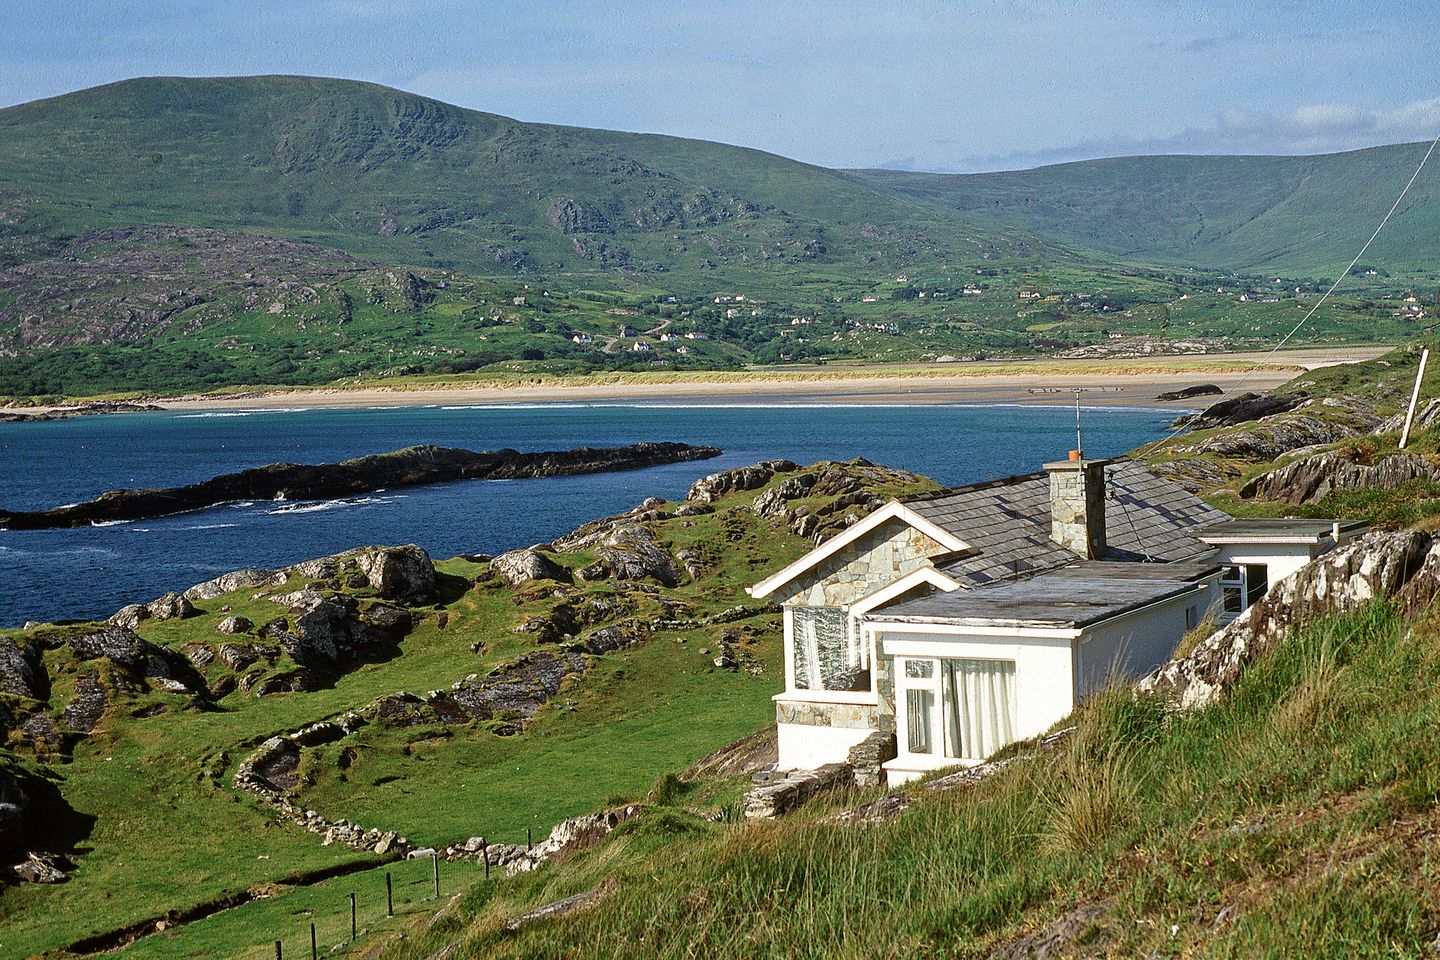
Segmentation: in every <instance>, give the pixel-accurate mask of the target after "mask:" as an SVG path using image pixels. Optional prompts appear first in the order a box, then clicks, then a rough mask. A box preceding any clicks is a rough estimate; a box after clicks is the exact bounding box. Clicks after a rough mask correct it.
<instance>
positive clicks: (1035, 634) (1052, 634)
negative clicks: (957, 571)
mask: <svg viewBox="0 0 1440 960" xmlns="http://www.w3.org/2000/svg"><path fill="white" fill-rule="evenodd" d="M865 625H866V626H867V627H869V628H870V629H872V630H874V631H875V632H877V633H879V634H881V638H880V639H881V642H882V643H883V644H884V645H886V646H887V647H888V646H889V644H890V643H891V642H892V641H891V639H890V638H889V637H888V636H885V634H889V633H902V632H903V633H909V634H920V633H929V634H936V635H940V636H949V635H954V636H966V637H1029V638H1035V639H1039V640H1056V639H1059V640H1073V639H1075V638H1076V637H1078V636H1080V634H1082V633H1084V632H1085V631H1084V630H1083V629H1079V628H1076V627H1062V626H1058V625H1050V626H1045V625H1043V624H1029V625H1021V624H1018V623H1016V624H1002V623H997V622H996V621H993V620H991V621H987V622H984V623H976V624H973V625H972V624H965V623H958V622H956V621H953V620H952V621H944V622H940V621H933V620H932V621H916V620H886V619H884V618H883V617H877V618H875V619H870V618H866V620H865ZM902 642H903V641H902Z"/></svg>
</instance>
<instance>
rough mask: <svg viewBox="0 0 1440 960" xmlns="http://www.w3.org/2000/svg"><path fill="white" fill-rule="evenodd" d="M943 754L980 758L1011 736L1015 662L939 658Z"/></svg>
mask: <svg viewBox="0 0 1440 960" xmlns="http://www.w3.org/2000/svg"><path fill="white" fill-rule="evenodd" d="M940 664H941V680H942V687H943V693H944V703H945V755H946V756H947V757H956V758H958V759H963V760H984V759H985V758H986V757H988V756H990V755H991V754H992V753H994V752H995V751H997V750H999V749H1000V748H1001V747H1004V746H1005V745H1006V744H1008V743H1010V742H1011V741H1012V740H1014V739H1015V662H1014V661H1013V660H942V661H940Z"/></svg>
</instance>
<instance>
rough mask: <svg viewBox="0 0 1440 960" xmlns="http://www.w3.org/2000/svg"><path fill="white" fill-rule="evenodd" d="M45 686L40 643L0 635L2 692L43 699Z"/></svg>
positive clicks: (0, 682)
mask: <svg viewBox="0 0 1440 960" xmlns="http://www.w3.org/2000/svg"><path fill="white" fill-rule="evenodd" d="M44 688H45V667H44V665H43V664H42V663H41V660H40V646H39V644H36V643H33V642H28V641H26V640H21V639H6V638H3V637H0V693H8V694H10V695H11V696H16V697H28V698H30V699H31V700H43V699H45V697H44V693H45V689H44Z"/></svg>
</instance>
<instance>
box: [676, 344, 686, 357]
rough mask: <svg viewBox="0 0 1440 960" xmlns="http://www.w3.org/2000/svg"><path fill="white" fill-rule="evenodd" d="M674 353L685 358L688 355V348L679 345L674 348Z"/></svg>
mask: <svg viewBox="0 0 1440 960" xmlns="http://www.w3.org/2000/svg"><path fill="white" fill-rule="evenodd" d="M675 352H676V353H678V354H680V355H681V356H685V355H688V354H689V353H690V348H689V347H687V346H685V345H684V344H681V345H680V346H678V347H676V348H675Z"/></svg>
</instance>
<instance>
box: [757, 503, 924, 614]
mask: <svg viewBox="0 0 1440 960" xmlns="http://www.w3.org/2000/svg"><path fill="white" fill-rule="evenodd" d="M945 552H946V548H945V547H944V546H942V545H940V544H939V543H938V542H936V541H935V540H934V539H932V538H930V537H928V536H926V535H925V534H923V533H921V532H920V531H919V530H916V529H915V528H914V527H912V526H910V525H909V524H908V523H906V522H905V521H903V520H899V519H892V520H889V521H887V522H886V523H883V524H881V525H880V526H879V527H878V528H876V529H875V530H872V531H871V532H870V534H869V535H868V536H864V537H861V538H860V539H859V540H857V541H855V542H854V543H851V544H847V545H846V546H845V547H843V548H842V549H840V550H839V551H837V552H836V553H835V554H833V555H832V556H829V557H827V558H825V560H823V561H822V562H821V563H820V564H819V565H818V566H817V567H816V568H815V569H814V570H811V571H808V572H807V573H806V574H805V575H804V576H803V577H802V578H801V579H800V580H798V581H797V584H796V585H797V587H798V588H799V589H798V592H796V593H795V594H793V595H792V596H790V597H789V598H788V599H786V600H785V603H786V604H787V605H790V606H808V607H828V606H839V605H842V604H849V603H854V602H855V601H856V600H860V599H862V598H863V597H866V596H868V595H869V594H871V593H874V592H875V591H876V590H879V589H880V588H881V587H883V586H885V585H887V584H890V583H894V582H895V581H896V580H898V579H900V578H901V577H903V576H905V574H907V573H910V572H911V571H912V570H915V569H916V568H917V567H919V566H920V565H921V564H923V563H924V562H925V560H926V559H927V558H929V557H933V556H936V555H938V554H941V553H945Z"/></svg>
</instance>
